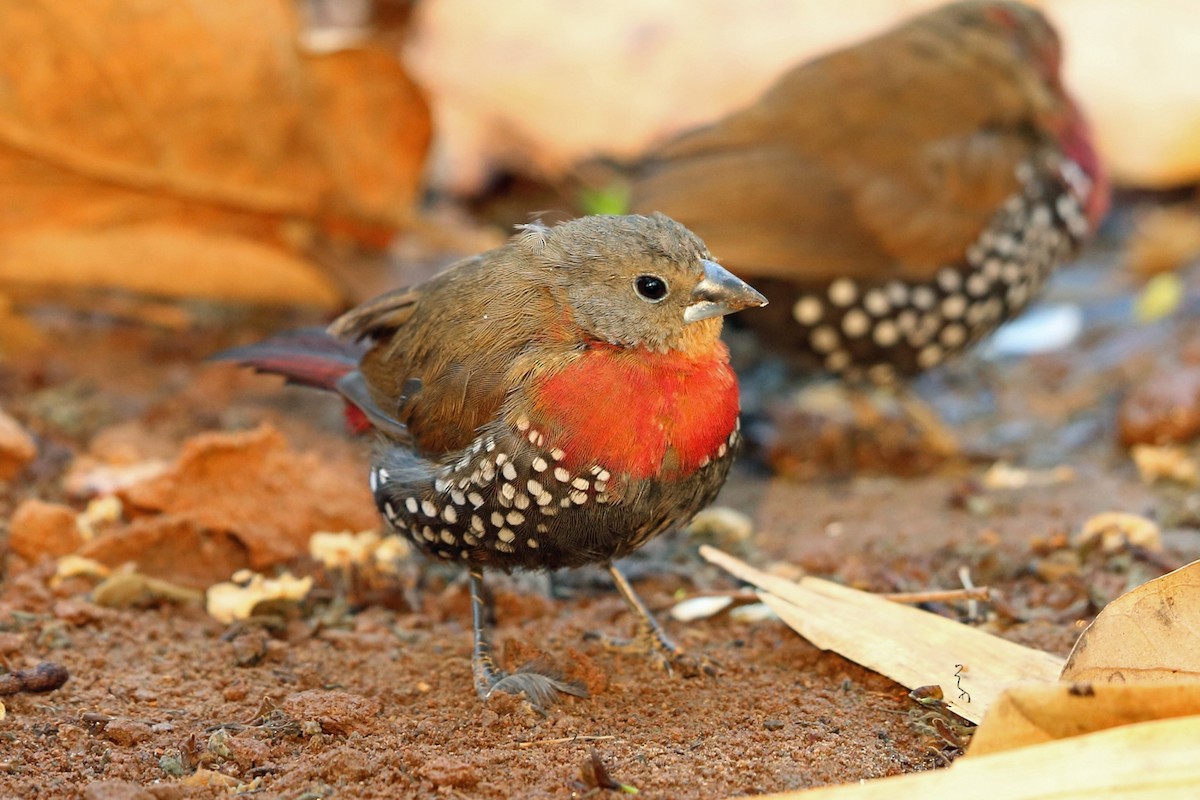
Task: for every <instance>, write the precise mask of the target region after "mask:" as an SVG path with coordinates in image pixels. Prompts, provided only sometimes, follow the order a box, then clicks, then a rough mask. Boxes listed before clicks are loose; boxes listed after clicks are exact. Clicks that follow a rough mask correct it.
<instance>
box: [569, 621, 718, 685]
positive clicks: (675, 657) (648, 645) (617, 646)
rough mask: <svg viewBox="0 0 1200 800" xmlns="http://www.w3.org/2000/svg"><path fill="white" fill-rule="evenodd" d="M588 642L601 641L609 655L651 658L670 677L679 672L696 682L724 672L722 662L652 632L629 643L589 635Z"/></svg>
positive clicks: (601, 635) (598, 635)
mask: <svg viewBox="0 0 1200 800" xmlns="http://www.w3.org/2000/svg"><path fill="white" fill-rule="evenodd" d="M586 638H588V639H594V640H596V641H599V642H600V644H601V646H603V647H604V649H605V650H608V651H609V652H613V653H633V654H636V655H644V656H648V657H649V658H650V659H651V660H652V661H654V663H655V664H656V665H657V666H658V667H659V668H660V669H662V671H663V672H666V673H667V674H669V675H674V674H675V673H676V672H678V673H679V674H680V675H681V676H682V677H684V678H695V677H697V676H699V675H709V676H715V675H718V674H720V672H721V664H720V663H719V662H718V661H716V660H714V659H711V658H709V657H708V656H704V655H700V656H696V655H692V654H691V653H688V652H686V651H685V650H684V649H683V648H681V647H680V646H679V645H677V644H675V643H674V642H672V641H671V640H670V639H668V638H666V636H664V635H661V634H660V635H656V634H655V633H653V632H651V631H642V632H639V633H638V635H636V636H633V637H631V638H628V639H622V638H618V637H615V636H609V635H608V634H604V633H596V632H589V633H588V634H586Z"/></svg>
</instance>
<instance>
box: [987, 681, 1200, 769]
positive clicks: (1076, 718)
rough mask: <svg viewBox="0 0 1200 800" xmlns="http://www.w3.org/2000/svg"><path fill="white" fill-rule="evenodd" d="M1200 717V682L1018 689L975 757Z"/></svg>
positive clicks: (994, 711) (1006, 697)
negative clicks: (1121, 727)
mask: <svg viewBox="0 0 1200 800" xmlns="http://www.w3.org/2000/svg"><path fill="white" fill-rule="evenodd" d="M1193 714H1200V682H1195V681H1184V682H1178V683H1164V684H1150V685H1147V684H1111V683H1086V682H1076V683H1051V684H1028V685H1024V686H1013V687H1011V688H1009V689H1007V690H1006V691H1005V692H1004V693H1003V694H1001V695H1000V696H999V697H998V698H996V702H994V703H993V704H992V707H991V708H989V709H988V713H987V715H986V716H985V717H984V718H983V722H982V723H980V725H979V728H978V729H976V731H975V735H974V736H973V737H972V739H971V747H970V749H969V750H968V751H967V753H968V754H969V755H972V756H979V755H986V754H988V753H999V752H1001V751H1003V750H1011V749H1013V748H1016V747H1028V746H1029V745H1035V744H1041V743H1043V742H1049V741H1053V740H1055V739H1066V738H1068V737H1070V736H1082V735H1083V734H1087V733H1093V732H1095V731H1101V730H1105V729H1107V728H1115V727H1117V726H1119V725H1129V724H1132V723H1135V722H1147V721H1150V720H1155V719H1169V718H1172V717H1186V716H1191V715H1193Z"/></svg>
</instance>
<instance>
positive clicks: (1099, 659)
mask: <svg viewBox="0 0 1200 800" xmlns="http://www.w3.org/2000/svg"><path fill="white" fill-rule="evenodd" d="M1181 678H1194V679H1200V561H1193V562H1192V563H1191V564H1188V565H1187V566H1185V567H1181V568H1179V569H1177V570H1175V571H1174V572H1171V573H1168V574H1167V575H1163V576H1162V577H1161V578H1155V579H1154V580H1152V581H1148V582H1146V583H1144V584H1142V585H1141V586H1139V587H1137V588H1136V589H1134V590H1132V591H1129V592H1126V593H1125V594H1123V595H1121V596H1120V597H1118V598H1117V599H1116V600H1114V601H1112V602H1111V603H1109V604H1108V605H1107V606H1105V607H1104V610H1103V611H1101V612H1100V615H1099V616H1097V617H1096V619H1095V621H1094V622H1092V624H1091V625H1090V626H1088V629H1087V630H1085V631H1084V632H1083V635H1082V636H1080V637H1079V641H1077V642H1076V643H1075V649H1073V650H1072V651H1071V656H1070V658H1068V659H1067V665H1066V667H1065V668H1064V669H1063V673H1062V679H1063V680H1064V681H1092V682H1114V683H1125V682H1129V681H1138V682H1142V683H1148V682H1164V681H1177V680H1179V679H1181Z"/></svg>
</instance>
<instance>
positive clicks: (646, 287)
mask: <svg viewBox="0 0 1200 800" xmlns="http://www.w3.org/2000/svg"><path fill="white" fill-rule="evenodd" d="M515 245H516V246H517V247H518V248H522V249H525V250H526V251H527V252H528V253H529V255H531V256H532V257H533V259H532V260H533V261H534V262H537V263H540V264H542V265H545V266H546V268H548V269H549V274H550V276H551V282H552V285H553V291H554V293H555V295H556V296H557V297H559V298H560V300H561V301H562V303H563V305H564V306H565V312H566V314H567V315H568V316H569V317H570V320H571V322H572V324H573V325H574V326H577V328H578V329H579V330H580V331H581V332H582V334H583V336H584V337H585V338H586V339H590V340H593V341H598V342H604V343H607V344H611V345H615V346H618V347H628V348H637V347H644V348H646V349H649V350H652V351H656V352H666V351H671V350H675V351H680V352H684V353H702V352H704V351H706V350H708V349H711V348H712V347H713V346H714V345H715V344H716V342H717V338H718V336H719V335H720V332H721V318H722V317H723V316H725V315H726V314H730V313H733V312H734V311H738V310H740V309H743V308H754V307H757V306H764V305H766V304H767V299H766V298H765V297H763V295H762V294H760V293H759V292H758V291H756V290H755V289H753V288H752V287H750V286H749V285H748V284H746V283H745V282H743V281H742V280H740V279H739V278H737V277H735V276H734V275H733V274H731V273H730V272H729V271H727V270H726V269H725V268H723V267H722V266H720V265H719V264H717V262H716V261H715V260H713V257H712V255H710V254H709V252H708V249H707V248H706V247H705V246H704V243H703V242H702V241H700V239H699V238H698V237H697V236H696V235H695V234H693V233H692V232H691V231H689V230H688V229H687V228H685V227H683V226H682V225H680V224H679V223H677V222H675V221H674V220H672V219H670V218H669V217H666V216H664V215H662V214H654V215H652V216H645V217H643V216H593V217H583V218H580V219H576V220H572V221H570V222H566V223H563V224H560V225H557V226H555V227H553V228H547V227H545V226H542V225H529V226H525V227H524V229H523V233H522V234H521V235H519V236H518V237H517V239H516V242H515Z"/></svg>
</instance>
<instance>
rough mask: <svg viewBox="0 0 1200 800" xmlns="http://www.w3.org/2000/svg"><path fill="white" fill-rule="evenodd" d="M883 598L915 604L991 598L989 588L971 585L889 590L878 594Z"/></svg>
mask: <svg viewBox="0 0 1200 800" xmlns="http://www.w3.org/2000/svg"><path fill="white" fill-rule="evenodd" d="M880 597H882V598H883V599H885V600H891V601H892V602H894V603H906V604H908V605H916V604H918V603H956V602H960V601H962V600H966V601H967V602H968V603H974V602H976V601H978V600H983V601H985V602H987V601H988V600H990V599H991V589H989V588H988V587H986V586H972V587H971V588H969V589H935V590H931V591H928V592H891V593H889V594H882V595H880Z"/></svg>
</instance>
